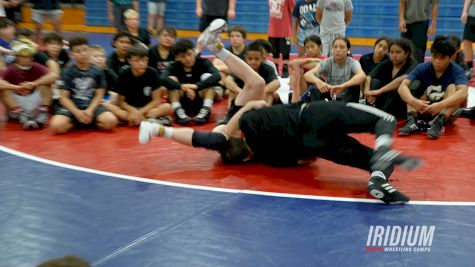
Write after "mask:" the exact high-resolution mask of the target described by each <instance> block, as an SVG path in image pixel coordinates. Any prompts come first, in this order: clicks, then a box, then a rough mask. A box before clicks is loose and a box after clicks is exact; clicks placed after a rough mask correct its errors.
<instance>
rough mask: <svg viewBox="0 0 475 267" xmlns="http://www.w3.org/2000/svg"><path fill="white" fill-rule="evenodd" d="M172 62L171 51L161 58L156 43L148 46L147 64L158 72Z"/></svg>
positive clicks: (173, 59) (173, 58)
mask: <svg viewBox="0 0 475 267" xmlns="http://www.w3.org/2000/svg"><path fill="white" fill-rule="evenodd" d="M173 62H175V57H174V56H173V55H172V53H169V54H168V57H167V58H162V57H161V56H160V53H159V52H158V45H154V46H152V47H151V48H150V50H149V52H148V66H149V67H151V68H154V69H156V70H158V73H161V72H162V71H163V70H165V69H166V68H167V67H168V66H170V64H172V63H173Z"/></svg>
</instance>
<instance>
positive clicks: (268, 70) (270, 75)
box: [232, 63, 278, 88]
mask: <svg viewBox="0 0 475 267" xmlns="http://www.w3.org/2000/svg"><path fill="white" fill-rule="evenodd" d="M257 73H258V74H259V76H261V77H262V78H263V79H264V81H265V82H266V84H269V83H270V82H272V81H273V80H277V79H278V78H277V76H276V75H275V71H274V69H273V68H272V67H271V66H269V65H267V64H264V63H262V64H261V66H260V67H259V71H258V72H257ZM232 77H233V78H234V82H235V83H236V84H237V86H239V88H243V87H244V82H243V81H242V80H241V79H239V78H238V77H236V76H235V75H234V74H232Z"/></svg>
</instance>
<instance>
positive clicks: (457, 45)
mask: <svg viewBox="0 0 475 267" xmlns="http://www.w3.org/2000/svg"><path fill="white" fill-rule="evenodd" d="M448 38H449V41H451V42H452V43H454V45H455V49H456V50H457V51H459V50H460V45H461V44H462V41H461V40H460V38H458V37H457V36H455V35H449V37H448Z"/></svg>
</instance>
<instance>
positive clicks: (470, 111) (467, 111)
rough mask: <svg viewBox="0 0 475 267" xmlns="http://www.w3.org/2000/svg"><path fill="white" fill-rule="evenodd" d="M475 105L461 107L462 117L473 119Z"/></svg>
mask: <svg viewBox="0 0 475 267" xmlns="http://www.w3.org/2000/svg"><path fill="white" fill-rule="evenodd" d="M474 115H475V107H471V108H463V109H460V117H462V118H470V119H473V118H474V117H475V116H474Z"/></svg>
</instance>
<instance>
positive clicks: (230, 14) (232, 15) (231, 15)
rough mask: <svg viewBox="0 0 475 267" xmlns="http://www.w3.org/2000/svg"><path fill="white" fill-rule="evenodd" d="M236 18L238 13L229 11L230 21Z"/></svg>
mask: <svg viewBox="0 0 475 267" xmlns="http://www.w3.org/2000/svg"><path fill="white" fill-rule="evenodd" d="M235 18H236V12H235V11H234V10H231V9H229V10H228V19H230V20H233V19H235Z"/></svg>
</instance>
